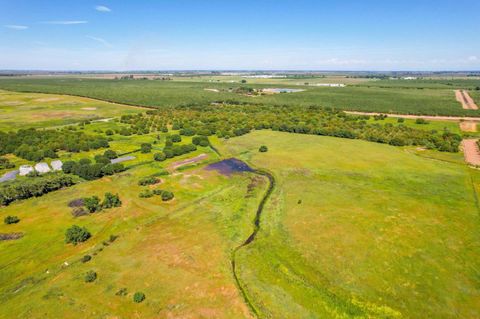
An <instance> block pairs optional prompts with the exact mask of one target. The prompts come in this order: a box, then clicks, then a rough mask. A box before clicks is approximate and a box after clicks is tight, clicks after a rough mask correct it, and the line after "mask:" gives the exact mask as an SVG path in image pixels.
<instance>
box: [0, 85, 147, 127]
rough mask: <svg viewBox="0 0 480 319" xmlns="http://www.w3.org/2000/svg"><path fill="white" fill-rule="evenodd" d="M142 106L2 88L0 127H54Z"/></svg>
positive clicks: (116, 114) (127, 111) (126, 112)
mask: <svg viewBox="0 0 480 319" xmlns="http://www.w3.org/2000/svg"><path fill="white" fill-rule="evenodd" d="M142 111H144V110H143V109H141V108H138V107H131V106H127V105H118V104H112V103H106V102H103V101H99V100H92V99H88V98H82V97H74V96H66V95H52V94H50V95H47V94H38V93H30V94H21V93H16V92H8V91H0V130H4V131H6V130H10V129H18V128H19V127H22V128H27V127H36V128H42V127H51V126H59V125H66V124H72V123H76V122H79V121H82V120H98V119H104V118H111V117H117V116H120V115H122V114H135V113H139V112H142Z"/></svg>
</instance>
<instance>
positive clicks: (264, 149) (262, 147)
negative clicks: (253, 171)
mask: <svg viewBox="0 0 480 319" xmlns="http://www.w3.org/2000/svg"><path fill="white" fill-rule="evenodd" d="M258 151H259V152H262V153H265V152H266V151H268V147H266V146H265V145H262V146H260V148H259V149H258Z"/></svg>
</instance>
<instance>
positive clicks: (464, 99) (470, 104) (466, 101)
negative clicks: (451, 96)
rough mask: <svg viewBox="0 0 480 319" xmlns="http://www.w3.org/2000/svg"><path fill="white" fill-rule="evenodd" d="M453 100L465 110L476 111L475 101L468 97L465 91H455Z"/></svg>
mask: <svg viewBox="0 0 480 319" xmlns="http://www.w3.org/2000/svg"><path fill="white" fill-rule="evenodd" d="M455 98H456V99H457V101H458V102H460V103H461V104H462V107H463V108H464V109H465V110H478V106H477V105H476V104H475V101H474V100H473V99H472V98H471V97H470V95H469V94H468V92H467V91H465V90H455Z"/></svg>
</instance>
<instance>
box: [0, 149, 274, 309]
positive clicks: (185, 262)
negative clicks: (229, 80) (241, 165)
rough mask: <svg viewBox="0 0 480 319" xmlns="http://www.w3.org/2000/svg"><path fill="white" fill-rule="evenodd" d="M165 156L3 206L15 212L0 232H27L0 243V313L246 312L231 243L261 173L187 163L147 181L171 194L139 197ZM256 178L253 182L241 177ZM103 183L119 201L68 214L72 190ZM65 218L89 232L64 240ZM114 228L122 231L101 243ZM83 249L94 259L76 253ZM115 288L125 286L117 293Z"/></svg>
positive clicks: (100, 189)
mask: <svg viewBox="0 0 480 319" xmlns="http://www.w3.org/2000/svg"><path fill="white" fill-rule="evenodd" d="M208 154H209V157H210V158H211V159H214V158H215V156H216V155H215V154H214V153H213V152H209V153H208ZM165 165H168V163H164V165H162V166H160V165H159V164H157V163H151V164H146V165H142V166H138V167H136V168H132V169H130V170H128V171H126V172H125V173H122V174H119V175H117V176H113V177H109V178H103V179H100V180H97V181H93V182H84V183H81V184H79V185H76V186H74V187H71V188H68V189H65V190H61V191H57V192H55V193H50V194H48V195H45V196H43V197H41V198H36V199H30V200H25V201H23V202H19V203H15V204H12V205H11V206H8V207H7V208H2V209H1V210H2V213H1V216H2V218H3V217H4V216H6V215H17V216H19V217H20V219H21V221H20V223H18V224H16V225H3V224H2V225H0V232H16V231H20V232H24V237H23V238H22V239H20V240H16V241H9V242H2V243H0V244H1V245H2V249H1V250H0V269H1V271H0V281H1V282H2V285H1V288H0V289H1V297H0V298H1V303H2V311H1V312H2V315H1V317H12V316H14V317H16V318H42V317H50V318H53V317H68V318H85V317H88V318H100V317H105V316H106V317H111V316H114V317H121V318H131V316H132V315H133V314H135V316H139V317H143V318H152V317H198V316H203V317H224V318H243V317H248V316H249V313H248V309H247V307H246V306H245V304H244V303H243V300H242V299H241V297H240V295H239V292H238V291H237V289H236V287H235V284H234V282H233V280H232V277H231V270H230V251H231V250H232V249H233V247H235V246H236V245H238V244H239V243H240V242H241V241H242V240H243V239H244V238H245V237H246V236H248V233H249V232H250V231H251V219H252V218H253V213H254V210H255V205H256V204H257V202H258V198H259V196H260V195H261V194H262V190H263V188H264V186H263V185H264V183H265V182H264V181H263V180H261V179H258V178H254V176H253V175H250V174H249V175H247V174H245V175H238V176H234V177H232V178H226V177H223V176H221V175H219V174H217V173H215V172H207V171H205V170H203V169H196V168H192V169H187V170H184V171H182V172H181V173H176V174H173V175H170V176H162V180H163V182H162V183H161V184H159V185H155V186H153V188H161V189H169V190H172V191H173V192H174V193H175V199H174V200H173V201H171V202H167V203H165V202H162V201H161V200H160V199H159V198H158V197H153V198H147V199H145V198H143V199H142V198H139V197H138V194H139V192H140V191H141V190H142V189H145V188H146V187H141V186H138V185H137V182H138V180H139V179H140V178H141V177H144V176H149V175H151V174H155V173H156V172H158V171H159V170H160V169H161V167H165ZM254 180H255V185H256V187H254V188H249V187H247V186H248V185H250V184H251V183H252V181H254ZM107 191H111V192H118V194H119V195H120V198H121V200H122V201H123V205H122V207H121V208H115V209H110V210H104V211H102V212H100V213H96V214H92V215H89V216H83V217H78V218H74V217H72V215H71V214H70V211H71V209H70V208H69V207H67V203H68V202H69V201H70V200H72V199H75V198H79V197H84V196H91V195H98V196H103V193H105V192H107ZM72 224H78V225H81V226H86V227H87V228H88V229H89V230H90V231H91V232H92V238H91V239H90V240H88V241H87V242H86V243H83V244H80V245H77V246H72V245H67V244H65V242H64V232H65V230H66V228H68V227H69V226H71V225H72ZM111 234H114V235H118V236H119V238H118V239H117V240H116V241H115V242H113V243H111V244H109V245H108V246H105V245H104V244H102V242H104V241H106V240H108V238H109V236H110V235H111ZM85 254H91V255H92V256H93V259H92V260H91V261H90V262H88V263H81V262H79V259H80V258H81V257H82V256H83V255H85ZM66 263H67V264H68V265H67V264H66ZM89 270H94V271H96V272H97V274H98V279H97V280H96V281H95V282H94V283H85V282H84V279H83V278H84V274H85V273H86V272H87V271H89ZM121 288H127V291H128V295H127V296H117V295H116V292H117V291H118V290H120V289H121ZM135 291H142V292H144V293H145V294H146V296H147V299H146V300H145V301H144V302H143V303H142V304H135V303H134V302H133V301H132V295H133V293H134V292H135Z"/></svg>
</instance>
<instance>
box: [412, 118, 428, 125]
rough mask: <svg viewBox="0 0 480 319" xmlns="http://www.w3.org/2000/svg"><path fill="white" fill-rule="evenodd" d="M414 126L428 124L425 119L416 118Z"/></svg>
mask: <svg viewBox="0 0 480 319" xmlns="http://www.w3.org/2000/svg"><path fill="white" fill-rule="evenodd" d="M415 124H428V122H427V121H426V120H425V119H421V118H418V119H416V120H415Z"/></svg>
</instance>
